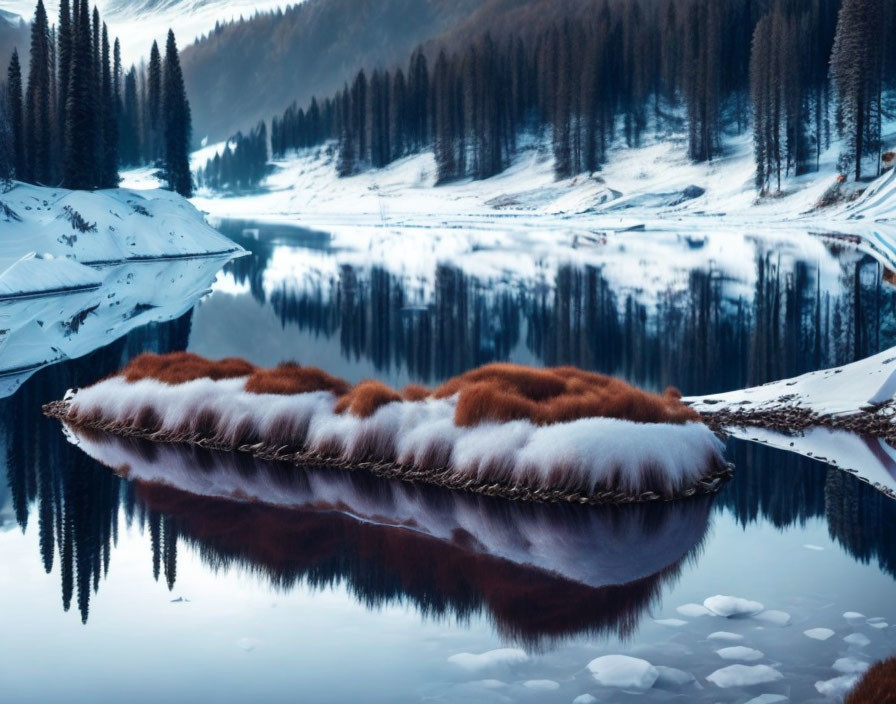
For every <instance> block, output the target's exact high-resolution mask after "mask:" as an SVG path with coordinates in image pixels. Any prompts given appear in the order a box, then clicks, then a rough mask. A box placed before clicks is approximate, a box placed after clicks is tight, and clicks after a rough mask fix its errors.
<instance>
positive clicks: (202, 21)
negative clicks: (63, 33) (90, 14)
mask: <svg viewBox="0 0 896 704" xmlns="http://www.w3.org/2000/svg"><path fill="white" fill-rule="evenodd" d="M36 4H37V2H36V0H4V3H3V11H6V12H8V13H10V14H14V15H18V16H20V17H23V18H25V20H26V21H29V22H30V21H31V19H32V18H33V17H34V8H35V5H36ZM288 4H289V5H295V4H297V3H296V2H295V1H293V2H287V0H96V2H94V3H91V6H93V5H96V6H97V8H98V9H99V11H100V14H101V15H102V17H103V20H104V21H105V22H106V23H107V24H108V25H109V32H110V36H112V37H118V40H119V41H120V42H121V53H122V58H123V60H124V61H125V63H126V64H129V63H131V62H133V63H139V62H140V59H142V58H147V57H148V56H149V48H150V47H151V46H152V42H153V40H155V41H157V42H159V46H160V47H161V49H162V51H164V46H165V36H166V35H167V33H168V28H169V27H170V28H171V29H173V30H174V33H175V34H176V35H177V39H178V45H179V46H180V47H181V48H183V47H185V46H186V45H187V44H190V43H192V42H193V40H194V39H196V38H197V37H199V36H201V35H203V34H206V33H208V32H210V31H211V30H212V29H214V27H215V23H216V22H222V23H223V22H229V21H230V20H236V19H239V18H240V17H250V16H252V15H254V14H255V13H256V12H265V11H268V10H277V9H282V8H285V7H286V6H287V5H288ZM44 5H45V7H46V8H47V14H48V15H49V17H50V21H51V22H53V23H55V22H56V20H58V18H59V0H49V1H48V2H45V3H44ZM23 49H27V47H19V51H20V52H21V51H22V50H23Z"/></svg>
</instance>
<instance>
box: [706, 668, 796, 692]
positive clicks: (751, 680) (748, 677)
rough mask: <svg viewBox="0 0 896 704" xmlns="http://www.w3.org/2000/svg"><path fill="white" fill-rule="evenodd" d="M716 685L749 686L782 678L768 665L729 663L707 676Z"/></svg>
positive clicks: (725, 687) (723, 686) (724, 687)
mask: <svg viewBox="0 0 896 704" xmlns="http://www.w3.org/2000/svg"><path fill="white" fill-rule="evenodd" d="M706 679H707V680H709V681H710V682H712V683H713V684H714V685H716V686H717V687H721V688H723V689H727V688H728V687H750V686H752V685H757V684H766V683H767V682H777V681H778V680H781V679H784V675H782V674H781V673H780V672H778V670H776V669H775V668H773V667H769V666H768V665H729V666H728V667H723V668H721V669H719V670H716V671H715V672H713V673H712V674H711V675H709V676H708V677H707V678H706Z"/></svg>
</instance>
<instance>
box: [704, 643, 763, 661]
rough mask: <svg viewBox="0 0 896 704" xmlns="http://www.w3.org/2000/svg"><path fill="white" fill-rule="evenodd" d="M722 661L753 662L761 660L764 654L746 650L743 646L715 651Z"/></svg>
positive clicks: (753, 649)
mask: <svg viewBox="0 0 896 704" xmlns="http://www.w3.org/2000/svg"><path fill="white" fill-rule="evenodd" d="M716 655H718V656H719V657H720V658H722V660H744V661H746V662H751V661H753V660H761V659H762V658H764V657H765V653H763V652H762V651H761V650H756V649H755V648H748V647H746V646H745V645H733V646H731V647H729V648H721V649H720V650H717V651H716Z"/></svg>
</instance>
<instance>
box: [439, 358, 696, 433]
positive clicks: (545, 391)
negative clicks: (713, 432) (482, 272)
mask: <svg viewBox="0 0 896 704" xmlns="http://www.w3.org/2000/svg"><path fill="white" fill-rule="evenodd" d="M454 394H458V400H457V409H456V411H455V417H454V420H455V423H457V425H460V426H473V425H478V424H479V423H482V422H485V421H494V422H499V423H502V422H506V421H510V420H521V419H528V420H530V421H532V422H533V423H536V424H537V425H547V424H550V423H562V422H567V421H572V420H576V419H578V418H590V417H594V416H605V417H611V418H622V419H625V420H631V421H636V422H640V423H684V422H687V421H691V420H699V415H698V414H697V412H696V411H694V410H693V409H691V408H689V407H688V406H685V405H684V404H683V403H681V392H679V391H678V389H675V388H672V387H670V388H668V389H666V391H665V393H664V394H663V395H662V396H660V395H658V394H650V393H647V392H645V391H641V390H640V389H636V388H635V387H633V386H631V385H630V384H626V383H625V382H624V381H621V380H619V379H614V378H612V377H609V376H606V375H604V374H595V373H593V372H585V371H582V370H581V369H576V368H575V367H554V368H552V369H532V368H529V367H523V366H519V365H515V364H488V365H486V366H484V367H479V368H478V369H474V370H472V371H470V372H467V373H466V374H462V375H460V376H458V377H455V378H453V379H451V380H449V381H448V382H446V383H445V384H443V385H442V386H440V387H439V388H438V389H436V391H435V394H434V396H435V397H436V398H445V397H447V396H453V395H454Z"/></svg>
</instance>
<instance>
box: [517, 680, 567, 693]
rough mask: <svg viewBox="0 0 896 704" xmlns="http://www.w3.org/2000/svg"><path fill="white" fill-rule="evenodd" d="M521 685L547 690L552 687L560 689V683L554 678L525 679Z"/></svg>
mask: <svg viewBox="0 0 896 704" xmlns="http://www.w3.org/2000/svg"><path fill="white" fill-rule="evenodd" d="M523 687H527V688H528V689H537V690H542V691H545V692H547V691H550V690H552V689H560V683H559V682H555V681H554V680H526V681H525V682H523Z"/></svg>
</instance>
